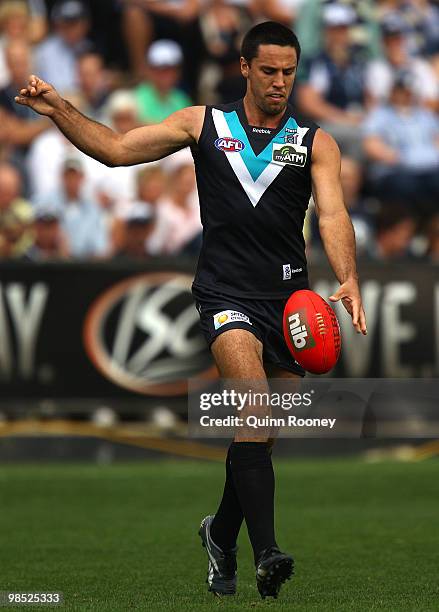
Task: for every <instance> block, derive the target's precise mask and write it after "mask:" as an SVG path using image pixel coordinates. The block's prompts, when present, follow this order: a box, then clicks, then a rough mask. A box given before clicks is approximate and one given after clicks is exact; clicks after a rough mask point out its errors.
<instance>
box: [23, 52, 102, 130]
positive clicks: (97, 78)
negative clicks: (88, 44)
mask: <svg viewBox="0 0 439 612" xmlns="http://www.w3.org/2000/svg"><path fill="white" fill-rule="evenodd" d="M77 69H78V86H79V95H80V97H81V110H82V112H83V113H84V115H87V117H90V118H91V119H94V120H95V121H99V122H102V121H103V120H104V108H105V103H106V101H107V98H108V96H109V95H110V82H109V78H108V75H107V73H106V71H105V67H104V61H103V58H102V57H101V56H100V55H99V54H98V53H84V54H83V55H81V56H80V57H79V58H78V61H77ZM24 108H26V107H24Z"/></svg>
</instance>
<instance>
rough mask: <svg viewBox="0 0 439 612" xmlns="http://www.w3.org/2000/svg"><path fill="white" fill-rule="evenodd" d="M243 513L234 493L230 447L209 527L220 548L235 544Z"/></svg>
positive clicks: (228, 547) (230, 546) (226, 548)
mask: <svg viewBox="0 0 439 612" xmlns="http://www.w3.org/2000/svg"><path fill="white" fill-rule="evenodd" d="M243 520H244V514H243V512H242V510H241V505H240V503H239V499H238V496H237V495H236V490H235V484H234V482H233V476H232V470H231V467H230V448H229V450H228V453H227V458H226V482H225V485H224V492H223V497H222V499H221V503H220V505H219V508H218V510H217V512H216V514H215V518H214V519H213V521H212V525H211V527H210V535H211V536H212V540H213V541H214V542H215V544H216V545H217V546H219V547H220V548H221V549H222V550H230V549H231V548H234V547H235V546H236V540H237V538H238V534H239V530H240V529H241V525H242V521H243Z"/></svg>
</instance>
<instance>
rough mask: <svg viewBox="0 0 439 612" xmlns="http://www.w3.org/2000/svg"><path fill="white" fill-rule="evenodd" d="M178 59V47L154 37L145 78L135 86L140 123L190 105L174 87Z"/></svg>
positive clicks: (178, 63) (178, 72)
mask: <svg viewBox="0 0 439 612" xmlns="http://www.w3.org/2000/svg"><path fill="white" fill-rule="evenodd" d="M182 59H183V55H182V52H181V48H180V47H179V45H177V43H175V42H174V41H172V40H157V41H156V42H154V43H152V45H151V47H150V48H149V50H148V55H147V60H148V69H147V80H146V81H144V82H143V83H141V84H140V85H138V86H137V87H136V89H135V94H136V99H137V104H138V108H139V114H140V119H141V121H143V122H144V123H159V122H160V121H163V119H166V117H168V116H169V115H171V114H172V113H174V112H175V111H178V110H180V109H181V108H185V107H186V106H190V105H191V100H190V98H189V97H188V96H187V95H186V94H185V93H184V92H183V91H181V90H180V89H178V87H177V85H178V83H179V81H180V66H181V62H182Z"/></svg>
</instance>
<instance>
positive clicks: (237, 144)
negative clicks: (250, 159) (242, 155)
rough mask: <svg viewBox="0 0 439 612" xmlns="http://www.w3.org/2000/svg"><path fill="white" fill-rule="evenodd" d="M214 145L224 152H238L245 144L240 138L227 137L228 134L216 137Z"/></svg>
mask: <svg viewBox="0 0 439 612" xmlns="http://www.w3.org/2000/svg"><path fill="white" fill-rule="evenodd" d="M215 146H216V148H217V149H219V150H220V151H223V152H224V153H239V152H240V151H242V150H243V149H244V148H245V144H244V143H243V142H242V141H241V140H238V139H237V138H229V137H228V136H224V137H220V138H217V139H216V140H215Z"/></svg>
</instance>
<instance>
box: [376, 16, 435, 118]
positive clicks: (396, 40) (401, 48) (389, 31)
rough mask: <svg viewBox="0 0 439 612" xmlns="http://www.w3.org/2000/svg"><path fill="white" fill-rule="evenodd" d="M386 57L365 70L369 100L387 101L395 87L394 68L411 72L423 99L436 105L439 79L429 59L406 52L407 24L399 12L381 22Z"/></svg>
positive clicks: (430, 105) (398, 70) (432, 106)
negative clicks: (438, 81)
mask: <svg viewBox="0 0 439 612" xmlns="http://www.w3.org/2000/svg"><path fill="white" fill-rule="evenodd" d="M381 30H382V37H383V47H384V57H383V58H382V59H376V60H373V61H372V62H370V63H369V65H368V67H367V70H366V91H367V97H368V103H369V104H372V105H376V104H377V103H379V102H386V101H387V100H388V98H389V95H390V90H391V88H392V83H393V77H394V74H395V72H402V71H404V72H407V73H409V74H410V75H411V76H412V79H413V83H414V87H415V88H416V91H417V94H418V95H419V99H420V101H421V103H422V104H423V105H425V106H428V107H430V108H432V109H433V110H434V109H436V108H437V104H438V83H437V79H436V75H435V73H434V70H433V69H432V67H431V66H430V65H429V63H428V62H427V61H425V60H424V59H422V58H420V57H412V56H410V55H409V54H408V52H407V46H406V42H407V41H406V26H405V24H404V21H403V20H402V19H401V17H400V16H399V15H398V14H397V13H391V14H389V15H388V16H387V17H386V18H385V19H384V20H383V22H382V24H381Z"/></svg>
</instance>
